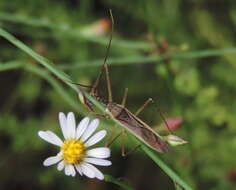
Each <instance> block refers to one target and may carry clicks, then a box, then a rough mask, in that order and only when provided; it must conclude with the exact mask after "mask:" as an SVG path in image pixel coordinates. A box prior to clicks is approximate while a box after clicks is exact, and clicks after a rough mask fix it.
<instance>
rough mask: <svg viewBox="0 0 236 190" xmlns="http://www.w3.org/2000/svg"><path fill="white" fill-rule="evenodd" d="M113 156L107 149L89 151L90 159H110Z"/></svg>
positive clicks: (100, 148)
mask: <svg viewBox="0 0 236 190" xmlns="http://www.w3.org/2000/svg"><path fill="white" fill-rule="evenodd" d="M110 155H111V151H110V149H109V148H107V147H99V148H94V149H91V150H88V151H87V156H88V157H95V158H108V157H110Z"/></svg>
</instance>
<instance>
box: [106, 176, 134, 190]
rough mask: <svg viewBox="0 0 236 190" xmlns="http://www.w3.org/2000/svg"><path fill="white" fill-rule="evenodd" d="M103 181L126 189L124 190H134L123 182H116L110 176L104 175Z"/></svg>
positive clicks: (116, 180)
mask: <svg viewBox="0 0 236 190" xmlns="http://www.w3.org/2000/svg"><path fill="white" fill-rule="evenodd" d="M105 181H107V182H111V183H114V184H116V185H119V186H120V187H122V188H123V189H126V190H134V189H133V188H132V187H131V186H130V185H128V184H126V183H124V182H123V181H121V180H118V179H116V178H114V177H112V176H110V175H105Z"/></svg>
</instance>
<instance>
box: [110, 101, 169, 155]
mask: <svg viewBox="0 0 236 190" xmlns="http://www.w3.org/2000/svg"><path fill="white" fill-rule="evenodd" d="M106 112H107V114H109V115H110V117H111V118H112V119H114V120H116V122H118V123H119V124H120V125H121V126H123V127H124V128H126V129H127V130H128V131H129V132H130V133H132V134H133V135H135V136H136V137H137V138H138V139H140V140H141V141H142V142H144V143H145V144H147V145H148V146H149V147H151V148H152V149H154V150H156V151H158V152H168V143H167V142H166V141H165V140H163V139H162V137H161V136H160V135H158V134H157V133H156V132H155V131H154V130H153V129H152V128H150V127H149V126H148V125H147V124H146V123H144V122H143V121H142V120H140V119H139V118H138V117H136V116H135V115H134V114H132V113H131V112H130V111H129V110H128V109H127V108H125V107H123V106H122V105H119V104H116V103H108V104H107V109H106Z"/></svg>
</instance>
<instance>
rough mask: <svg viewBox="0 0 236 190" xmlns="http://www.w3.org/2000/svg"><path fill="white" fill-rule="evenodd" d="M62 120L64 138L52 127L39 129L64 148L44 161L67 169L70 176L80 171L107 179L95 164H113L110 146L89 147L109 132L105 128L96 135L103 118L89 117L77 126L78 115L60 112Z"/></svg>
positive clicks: (81, 173) (46, 137)
mask: <svg viewBox="0 0 236 190" xmlns="http://www.w3.org/2000/svg"><path fill="white" fill-rule="evenodd" d="M59 122H60V126H61V130H62V133H63V136H64V138H65V140H64V142H63V141H62V140H61V139H60V138H59V137H58V136H57V135H56V134H55V133H53V132H52V131H39V132H38V135H39V136H40V137H41V138H42V139H43V140H45V141H47V142H49V143H51V144H54V145H56V146H59V147H60V152H59V153H58V154H57V155H56V156H52V157H49V158H47V159H46V160H45V161H44V162H43V165H44V166H51V165H53V164H57V169H58V170H59V171H61V170H63V169H64V171H65V174H66V175H67V176H70V175H71V176H75V175H76V171H77V172H78V173H79V174H80V175H81V176H82V175H85V176H87V177H89V178H97V179H100V180H102V179H104V175H103V174H102V173H101V172H100V171H99V170H98V169H97V168H96V167H94V166H93V165H92V164H95V165H99V166H110V165H111V161H109V160H106V159H105V158H108V157H110V149H109V148H107V147H99V148H93V149H90V150H88V148H89V147H90V146H92V145H94V144H96V143H98V142H99V141H101V140H102V139H103V138H104V137H105V136H106V131H105V130H101V131H99V132H97V133H95V134H94V135H93V136H92V134H93V133H94V132H95V130H96V128H97V127H98V125H99V120H98V119H94V120H92V121H90V119H89V118H88V117H85V118H84V119H83V120H82V121H81V122H80V123H79V124H78V126H77V128H76V122H75V116H74V114H73V113H72V112H70V113H68V115H67V117H66V115H65V114H64V113H59ZM90 136H91V137H90Z"/></svg>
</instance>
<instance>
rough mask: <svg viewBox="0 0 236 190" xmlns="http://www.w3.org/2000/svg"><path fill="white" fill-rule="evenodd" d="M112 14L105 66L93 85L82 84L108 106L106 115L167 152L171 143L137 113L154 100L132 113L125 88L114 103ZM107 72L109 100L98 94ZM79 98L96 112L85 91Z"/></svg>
mask: <svg viewBox="0 0 236 190" xmlns="http://www.w3.org/2000/svg"><path fill="white" fill-rule="evenodd" d="M110 16H111V21H112V29H111V35H110V40H109V44H108V47H107V51H106V56H105V59H104V63H103V66H102V68H101V70H100V73H99V75H98V77H97V79H96V80H95V82H94V84H93V85H92V86H86V85H81V84H77V85H80V86H82V87H90V88H91V90H90V92H89V94H90V95H91V96H92V97H94V98H95V99H96V100H97V101H99V102H100V103H102V104H104V105H105V106H106V111H105V112H106V113H105V115H106V116H109V117H110V118H111V119H113V120H115V121H116V122H117V123H119V124H120V125H121V126H122V127H124V128H125V129H126V130H128V131H129V132H130V133H131V134H133V135H134V136H136V137H137V138H138V139H140V140H141V141H142V142H143V143H145V144H146V145H148V146H149V147H151V148H152V149H154V150H156V151H158V152H162V153H164V152H167V151H168V149H169V144H168V143H167V141H166V140H164V139H163V138H162V137H161V136H160V135H159V134H158V133H157V132H155V131H154V130H153V129H152V128H151V127H149V126H148V124H146V123H145V122H144V121H142V120H141V119H139V118H138V117H137V115H138V114H139V113H140V112H141V111H142V110H143V109H144V107H145V106H146V105H147V104H148V103H150V102H152V100H151V99H150V98H149V99H148V100H147V101H146V102H145V103H144V104H143V106H142V107H141V108H140V109H139V110H138V111H137V112H136V114H133V113H131V112H130V111H129V110H128V109H127V108H126V107H125V102H126V98H127V92H128V89H126V90H125V93H124V97H123V100H122V103H121V104H117V103H114V102H113V100H112V90H111V81H110V77H109V71H108V65H107V63H106V62H107V57H108V54H109V49H110V46H111V41H112V33H113V25H114V20H113V16H112V12H111V10H110ZM104 72H105V76H106V82H107V90H108V100H107V99H104V98H102V97H100V96H99V95H98V89H97V87H98V84H99V81H100V78H101V76H102V74H103V73H104ZM78 95H79V99H80V100H81V102H82V103H83V104H84V105H85V106H86V107H87V108H88V110H89V111H91V112H94V105H93V103H92V102H91V101H89V100H88V99H87V98H86V96H85V94H84V93H83V91H81V90H80V91H79V92H78Z"/></svg>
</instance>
